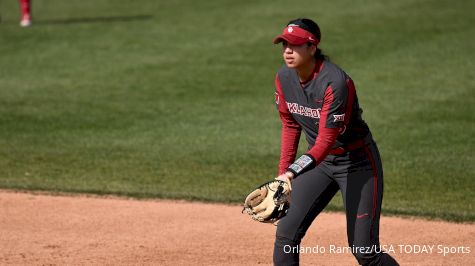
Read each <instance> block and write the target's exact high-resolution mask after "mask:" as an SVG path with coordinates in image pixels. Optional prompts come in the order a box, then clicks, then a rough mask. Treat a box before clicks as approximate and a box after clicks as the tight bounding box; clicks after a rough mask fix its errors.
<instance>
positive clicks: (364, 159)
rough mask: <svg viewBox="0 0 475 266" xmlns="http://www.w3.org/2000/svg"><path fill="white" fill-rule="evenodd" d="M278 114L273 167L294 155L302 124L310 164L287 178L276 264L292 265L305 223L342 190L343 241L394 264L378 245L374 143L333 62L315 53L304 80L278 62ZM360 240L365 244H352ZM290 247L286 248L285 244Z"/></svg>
mask: <svg viewBox="0 0 475 266" xmlns="http://www.w3.org/2000/svg"><path fill="white" fill-rule="evenodd" d="M275 87H276V92H275V94H276V95H275V96H276V105H277V109H278V110H279V114H280V118H281V121H282V142H281V155H280V162H279V174H282V173H284V172H285V171H286V170H287V169H288V167H289V166H290V165H291V164H292V163H293V162H294V160H295V157H296V154H297V148H298V143H299V139H300V135H301V132H302V130H303V132H304V134H305V137H306V139H307V142H308V145H309V148H308V150H307V151H306V154H307V155H308V156H311V157H312V158H313V161H314V162H315V165H316V166H315V167H314V168H311V169H309V170H307V171H306V172H304V173H302V174H300V175H299V176H298V177H296V178H295V179H294V180H293V181H292V201H291V205H290V208H289V210H288V213H287V215H286V216H285V217H284V218H282V219H281V221H280V222H279V224H278V226H277V232H276V241H275V248H274V263H275V264H276V265H298V261H299V254H298V252H294V251H296V250H297V251H298V248H295V247H298V245H299V244H300V242H301V239H302V238H303V237H304V235H305V233H306V231H307V229H308V228H309V226H310V225H311V223H312V222H313V220H314V219H315V218H316V217H317V215H318V214H319V213H320V212H321V211H322V210H323V209H324V208H325V207H326V205H327V204H328V203H329V202H330V200H331V199H332V198H333V196H334V195H335V194H336V192H337V191H338V190H341V192H342V196H343V202H344V206H345V210H346V218H347V235H348V244H349V246H350V247H352V251H354V252H353V254H354V255H355V257H356V258H357V260H358V262H359V263H360V264H362V265H397V263H396V262H395V261H394V259H392V258H391V257H390V256H389V255H388V254H384V253H381V252H380V245H379V217H380V211H381V201H382V197H383V171H382V164H381V159H380V155H379V152H378V149H377V147H376V143H375V142H374V140H373V138H372V136H371V133H370V130H369V128H368V126H367V124H366V123H365V122H364V121H363V119H362V117H361V114H362V110H361V108H360V106H359V103H358V97H357V95H356V90H355V85H354V83H353V81H352V80H351V78H350V77H349V76H348V75H347V74H346V73H345V72H344V71H343V70H342V69H341V68H340V67H338V66H337V65H335V64H333V63H331V62H330V61H328V60H324V61H322V60H317V62H316V65H315V69H314V73H313V76H312V77H311V79H310V80H308V81H306V82H304V83H302V82H300V79H299V76H298V73H297V71H296V70H295V69H291V68H289V67H287V66H285V65H284V66H283V67H282V68H281V69H280V70H279V71H278V73H277V76H276V79H275ZM359 247H364V248H359ZM289 251H291V252H289Z"/></svg>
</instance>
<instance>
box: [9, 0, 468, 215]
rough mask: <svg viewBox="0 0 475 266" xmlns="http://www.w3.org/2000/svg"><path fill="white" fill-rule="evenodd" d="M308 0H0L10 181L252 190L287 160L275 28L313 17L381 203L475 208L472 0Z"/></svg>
mask: <svg viewBox="0 0 475 266" xmlns="http://www.w3.org/2000/svg"><path fill="white" fill-rule="evenodd" d="M162 2H163V3H162ZM462 2H463V3H462ZM299 3H301V4H300V5H296V4H295V2H292V1H280V0H279V1H263V0H262V1H247V2H242V1H231V0H221V1H218V0H210V1H192V0H182V1H166V2H164V1H145V0H137V1H124V0H120V1H119V0H114V1H112V0H109V1H108V0H94V1H93V0H85V1H61V0H48V1H34V2H33V4H34V7H33V9H34V19H35V21H34V26H33V27H31V28H27V29H24V28H20V27H19V26H18V6H17V3H16V1H2V2H1V3H0V14H1V16H2V23H0V101H1V102H0V147H1V149H0V187H3V188H9V189H26V190H47V191H67V192H90V193H98V194H108V193H112V194H119V195H129V196H134V197H160V198H183V199H192V200H203V201H220V202H240V201H242V200H243V197H244V195H245V194H246V193H247V192H248V191H249V190H250V189H251V188H253V187H254V186H255V185H257V184H258V183H260V182H264V181H266V180H268V179H270V178H272V177H273V176H274V175H275V174H276V171H277V160H278V155H279V134H280V122H279V119H278V114H277V112H276V110H275V107H274V105H273V93H274V88H273V80H274V75H275V71H276V70H277V69H278V68H279V66H280V64H281V59H280V47H278V46H273V45H272V38H273V37H274V36H275V35H276V34H278V33H280V31H281V30H282V27H283V26H284V24H285V23H286V22H287V21H288V20H290V19H292V18H295V17H298V16H308V17H311V18H314V19H316V20H317V21H318V22H319V24H320V26H321V28H322V32H323V39H322V44H321V47H322V48H323V50H324V52H325V53H327V54H329V55H330V57H331V59H332V60H333V61H334V62H336V63H337V64H339V65H341V66H342V67H343V68H344V69H345V70H346V71H347V72H348V73H349V74H350V75H351V76H352V77H353V79H354V80H355V82H356V85H357V90H358V94H359V99H360V103H361V105H362V107H363V109H364V111H365V112H364V118H365V120H366V121H367V122H368V124H369V125H370V127H371V129H372V131H373V135H374V136H375V139H376V141H377V142H378V144H379V147H380V150H381V153H382V157H383V163H384V169H385V196H384V198H385V200H384V205H383V208H384V210H383V212H384V213H386V214H404V215H416V216H425V217H431V218H441V219H446V220H453V221H475V208H474V200H473V193H474V190H475V178H474V177H475V166H474V165H475V163H474V162H475V160H474V153H473V149H474V143H473V136H474V133H475V129H474V113H475V108H474V106H475V102H474V99H475V73H474V70H475V54H474V53H475V52H474V51H475V49H474V45H473V43H475V37H474V36H475V17H474V16H473V14H472V13H473V10H474V8H475V2H473V1H472V2H470V1H459V2H453V1H448V0H432V1H411V0H402V1H358V4H357V3H356V2H355V1H350V0H346V1H330V2H328V1H310V0H308V1H299ZM301 144H302V145H301V148H302V149H301V150H300V152H303V151H304V147H305V146H306V145H305V143H303V142H302V143H301ZM329 208H330V209H333V210H341V209H342V207H341V200H340V199H339V198H336V199H335V200H334V201H333V202H332V203H331V206H330V207H329Z"/></svg>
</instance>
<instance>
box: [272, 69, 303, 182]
mask: <svg viewBox="0 0 475 266" xmlns="http://www.w3.org/2000/svg"><path fill="white" fill-rule="evenodd" d="M275 104H276V107H277V110H278V111H279V115H280V120H281V122H282V135H281V145H280V159H279V175H280V174H283V173H284V172H285V171H286V170H287V168H288V167H289V165H290V164H292V163H293V161H294V160H295V157H296V155H297V149H298V144H299V140H300V134H301V132H302V128H301V126H300V125H299V124H298V123H297V121H295V119H294V117H293V116H292V114H291V113H290V111H289V109H288V107H287V104H286V102H285V98H284V95H283V93H282V86H281V84H280V80H279V76H278V75H276V77H275Z"/></svg>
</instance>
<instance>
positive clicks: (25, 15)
mask: <svg viewBox="0 0 475 266" xmlns="http://www.w3.org/2000/svg"><path fill="white" fill-rule="evenodd" d="M19 2H20V9H21V20H20V26H22V27H28V26H31V2H30V0H19Z"/></svg>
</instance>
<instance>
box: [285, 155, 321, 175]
mask: <svg viewBox="0 0 475 266" xmlns="http://www.w3.org/2000/svg"><path fill="white" fill-rule="evenodd" d="M314 165H315V159H313V157H312V156H311V155H309V154H304V155H302V156H300V157H299V158H298V159H297V160H296V161H295V162H294V163H293V164H291V165H290V166H289V168H287V171H289V172H292V173H293V174H294V177H296V176H297V175H299V174H302V173H303V172H305V171H307V170H309V169H310V168H312V167H313V166H314Z"/></svg>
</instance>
